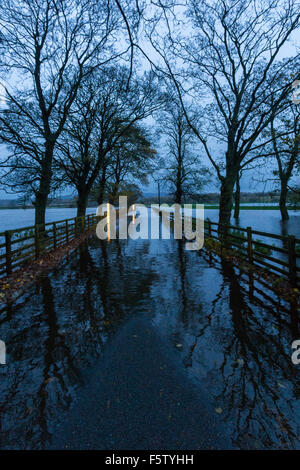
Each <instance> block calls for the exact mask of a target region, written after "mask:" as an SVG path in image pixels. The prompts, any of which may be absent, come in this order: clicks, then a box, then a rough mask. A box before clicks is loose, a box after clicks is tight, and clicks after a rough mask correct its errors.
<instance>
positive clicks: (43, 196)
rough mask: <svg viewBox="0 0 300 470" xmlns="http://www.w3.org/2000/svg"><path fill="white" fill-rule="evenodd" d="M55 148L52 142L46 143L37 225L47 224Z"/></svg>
mask: <svg viewBox="0 0 300 470" xmlns="http://www.w3.org/2000/svg"><path fill="white" fill-rule="evenodd" d="M53 149H54V146H53V145H52V144H51V145H49V144H48V145H47V144H46V149H45V155H44V159H43V162H42V173H41V178H40V184H39V189H38V191H37V193H36V198H35V225H42V226H44V225H45V216H46V207H47V202H48V196H49V194H50V189H51V178H52V161H53Z"/></svg>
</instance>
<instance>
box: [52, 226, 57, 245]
mask: <svg viewBox="0 0 300 470" xmlns="http://www.w3.org/2000/svg"><path fill="white" fill-rule="evenodd" d="M56 245H57V243H56V222H53V246H54V250H55V249H56Z"/></svg>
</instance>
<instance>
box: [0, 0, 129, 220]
mask: <svg viewBox="0 0 300 470" xmlns="http://www.w3.org/2000/svg"><path fill="white" fill-rule="evenodd" d="M123 15H125V13H124V10H123V9H120V4H119V2H115V1H110V0H97V1H94V0H76V1H75V0H22V1H21V0H8V1H5V2H4V1H1V3H0V18H1V19H0V31H1V42H0V54H1V62H0V72H1V80H2V81H3V83H5V84H6V102H7V109H6V110H4V111H3V112H1V114H0V124H1V129H0V138H1V140H2V142H4V143H6V144H7V145H8V149H9V150H10V151H11V153H10V156H9V158H8V160H7V161H6V162H5V163H4V164H5V165H6V167H10V168H11V170H12V171H13V172H14V174H15V175H14V177H13V179H17V180H18V177H19V175H20V176H21V178H20V184H18V187H19V189H20V188H21V186H22V185H23V188H24V185H25V186H26V185H27V184H28V185H30V187H31V190H32V191H33V193H34V197H35V222H36V223H37V224H43V223H44V222H45V210H46V204H47V200H48V196H49V193H50V191H51V183H52V172H53V155H54V151H55V147H56V144H57V141H58V138H59V136H60V135H61V133H62V131H63V128H64V126H65V124H66V121H67V119H68V116H69V113H70V110H71V108H72V105H73V103H74V100H75V98H76V96H77V93H78V90H79V87H80V84H81V83H82V81H83V80H84V79H85V78H86V77H87V76H88V75H89V74H90V73H92V71H93V70H94V69H95V68H98V67H101V66H103V65H105V64H107V63H108V62H110V61H112V60H114V59H116V58H117V57H120V56H122V55H124V54H125V53H126V52H127V50H128V48H129V46H128V43H127V42H126V41H125V43H124V47H121V46H120V42H119V43H118V44H117V47H116V36H115V34H116V32H117V31H118V32H119V34H121V30H122V29H124V28H125V30H126V31H127V25H128V24H129V23H128V22H127V23H126V24H125V22H124V18H123ZM10 157H11V158H10ZM26 170H28V171H29V173H28V172H27V171H26ZM21 183H22V184H21Z"/></svg>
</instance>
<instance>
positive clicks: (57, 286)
mask: <svg viewBox="0 0 300 470" xmlns="http://www.w3.org/2000/svg"><path fill="white" fill-rule="evenodd" d="M140 317H141V318H143V321H144V322H145V325H149V328H150V327H151V329H152V330H153V331H155V332H156V334H157V337H159V338H160V339H161V341H162V342H163V343H164V344H165V345H166V348H169V349H170V351H171V350H172V351H174V357H175V360H174V361H175V365H174V368H176V367H178V368H180V367H182V368H183V369H184V374H185V376H184V377H183V379H182V380H183V381H184V383H185V384H188V383H190V384H191V387H195V388H194V390H196V392H195V393H196V394H197V397H198V402H199V410H200V409H201V410H202V409H203V407H204V408H206V409H207V410H209V412H208V413H209V414H208V417H209V419H211V421H214V422H217V424H218V425H220V427H221V428H222V429H224V437H226V439H228V440H229V441H230V445H231V446H232V447H233V448H238V449H300V440H299V438H300V402H299V385H300V381H299V378H300V377H299V372H300V365H298V366H296V365H293V363H292V361H291V354H292V349H291V343H292V341H293V340H294V339H298V338H300V333H299V325H298V313H297V310H296V306H295V305H290V304H286V303H284V302H282V301H281V300H279V299H277V298H276V296H275V295H274V294H273V293H272V291H271V290H270V289H269V287H268V285H262V284H259V283H258V282H257V281H255V282H254V283H253V282H252V283H249V279H248V278H247V275H245V274H242V273H240V272H239V270H238V269H235V268H233V267H232V266H231V265H230V264H229V263H228V262H226V261H221V260H220V259H219V258H217V257H214V256H211V255H209V254H208V253H207V252H205V251H204V250H200V251H199V252H198V251H186V250H185V248H184V242H183V241H181V240H173V239H170V240H113V241H111V242H110V243H107V242H106V241H100V240H98V239H96V238H90V239H89V241H88V242H87V243H85V244H82V245H81V247H80V248H78V249H77V250H76V251H75V252H73V254H72V255H70V257H69V259H66V260H65V261H64V263H63V264H62V265H61V266H60V267H59V268H56V269H55V270H54V271H53V272H51V273H50V274H49V275H45V276H44V277H43V278H42V279H41V280H40V281H39V282H38V283H37V284H35V285H34V286H32V287H31V288H30V289H28V291H27V292H26V293H25V294H24V295H22V296H21V297H20V298H19V299H18V300H17V301H16V302H14V303H12V304H10V305H8V306H4V307H3V309H2V311H1V313H0V339H2V340H3V341H5V342H6V346H7V365H2V366H0V448H2V449H43V448H45V447H47V446H49V445H50V446H51V442H52V441H53V439H54V436H55V435H56V430H57V429H58V428H59V426H60V424H61V423H64V422H67V423H68V421H70V419H71V418H70V416H72V415H73V412H74V410H75V411H76V410H77V412H78V406H79V405H78V403H77V396H78V395H80V393H81V391H82V390H84V387H86V388H87V390H88V391H89V392H88V394H89V393H90V394H91V396H92V394H93V388H92V385H91V387H89V383H90V381H91V375H93V371H94V370H101V367H102V364H105V361H107V355H108V354H109V353H108V352H107V351H109V348H108V345H109V344H111V345H113V344H114V338H115V336H116V335H117V334H118V331H119V330H120V329H121V328H122V327H123V326H124V325H126V324H127V323H128V322H129V321H130V319H132V318H140ZM139 334H140V333H139ZM134 336H137V335H134ZM123 342H124V344H123V347H124V348H125V349H126V347H127V344H126V337H125V339H123ZM128 343H129V339H128ZM145 347H146V346H145ZM128 350H129V351H130V349H128ZM120 354H121V351H120ZM141 354H142V353H141ZM145 357H147V356H146V355H145ZM131 360H133V358H131V357H130V354H128V358H127V359H126V361H128V369H129V370H130V369H131V367H130V366H131ZM145 361H146V359H145ZM106 367H107V366H106ZM111 368H112V369H113V370H114V374H116V373H117V372H116V371H118V363H117V362H115V363H113V364H112V366H111ZM132 370H133V371H135V369H134V368H132ZM145 371H146V373H147V362H146V363H145V364H144V372H143V373H145ZM135 372H136V371H135ZM120 373H121V372H120ZM162 373H163V371H162ZM125 380H126V378H125ZM127 380H128V383H127V384H126V387H127V388H125V392H124V390H123V393H125V396H126V393H128V394H129V395H130V394H131V393H136V394H137V397H140V395H139V394H138V393H139V390H135V383H134V382H131V377H130V375H129V376H128V379H127ZM156 380H159V378H158V379H156V378H155V377H152V376H149V383H151V386H152V387H154V389H155V387H156V386H157V388H159V386H160V385H159V383H157V385H156V382H155V381H156ZM91 383H92V382H91ZM120 386H121V385H120ZM175 386H177V384H174V387H175ZM98 387H101V383H100V385H99V383H98ZM185 387H187V385H185ZM157 394H158V397H159V390H157ZM134 396H135V395H134ZM146 397H147V393H146V391H145V398H144V400H147V398H146ZM115 399H116V397H114V396H112V397H111V398H110V399H109V400H107V406H106V403H105V406H104V408H105V413H106V415H108V416H110V419H111V420H114V419H115V416H114V414H113V406H112V405H113V403H114V400H115ZM137 399H139V398H137ZM158 399H159V398H158ZM88 400H89V395H87V396H86V401H88ZM79 403H80V401H79ZM95 403H96V404H97V400H96V402H95ZM178 404H179V403H178ZM146 405H147V403H141V408H139V410H140V413H143V412H144V410H145V409H146V410H147V413H150V416H149V415H148V414H146V415H145V416H146V418H145V417H144V421H143V427H142V428H141V429H142V430H136V429H135V428H133V429H132V427H133V423H131V422H130V419H129V422H128V419H125V418H126V417H125V418H124V421H123V426H124V429H122V430H121V431H122V432H123V435H125V436H126V435H127V434H128V435H129V436H130V435H131V434H130V433H133V436H138V432H137V431H140V432H143V429H144V430H145V432H146V431H147V429H148V427H149V426H150V424H151V423H150V422H151V407H150V411H149V407H148V408H147V406H146ZM119 406H120V405H119ZM124 406H125V405H124ZM144 406H145V407H144ZM79 411H80V410H79ZM189 412H190V413H191V414H192V415H195V416H197V409H195V404H194V405H193V407H192V408H191V409H190V410H189V408H188V407H187V411H186V413H189ZM95 413H96V410H95ZM110 413H111V414H110ZM199 413H200V412H199ZM186 416H187V414H186ZM85 419H86V422H85V424H84V428H83V429H80V426H79V430H78V432H80V431H81V432H83V433H84V434H85V435H89V433H94V432H95V430H90V428H89V421H88V419H89V418H88V417H85ZM99 419H100V420H101V415H100V418H99ZM103 419H104V418H103ZM136 419H138V416H137V417H136V416H135V420H136ZM197 419H198V420H199V422H201V419H202V415H201V414H199V418H197ZM169 420H170V422H172V416H170V417H169ZM153 422H154V423H155V419H154V421H153ZM182 425H183V426H184V423H182ZM152 426H154V429H151V432H152V434H153V435H155V436H156V438H157V439H158V443H157V446H158V447H156V448H160V449H167V448H168V447H167V445H168V442H167V441H166V439H167V437H166V436H167V435H168V421H167V422H166V429H164V433H165V434H164V436H161V435H160V429H155V424H153V423H152ZM103 429H106V427H105V426H104V427H103ZM76 432H77V431H76ZM97 432H101V426H100V427H99V426H98V428H97ZM117 432H120V430H119V429H118V430H116V433H117ZM112 433H113V431H112ZM179 433H180V429H178V435H179ZM75 434H76V433H75ZM109 438H110V439H113V438H114V435H112V436H109ZM136 438H137V437H136ZM159 439H162V441H159ZM164 439H165V440H164ZM203 440H204V444H203V448H205V435H204V436H202V441H203ZM101 442H102V441H101ZM100 445H102V444H101V443H100V442H99V446H100ZM164 445H165V446H166V447H164ZM207 446H208V444H207ZM112 448H114V449H118V441H114V446H113V447H112ZM131 448H136V447H134V442H132V447H131ZM146 448H147V447H146ZM148 448H149V447H148ZM207 448H210V447H209V446H208V447H207Z"/></svg>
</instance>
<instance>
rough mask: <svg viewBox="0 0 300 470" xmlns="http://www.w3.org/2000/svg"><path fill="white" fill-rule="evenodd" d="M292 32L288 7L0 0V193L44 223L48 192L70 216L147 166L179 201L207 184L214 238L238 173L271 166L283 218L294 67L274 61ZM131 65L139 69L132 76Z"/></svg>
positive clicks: (294, 20) (290, 165)
mask: <svg viewBox="0 0 300 470" xmlns="http://www.w3.org/2000/svg"><path fill="white" fill-rule="evenodd" d="M141 26H142V27H141ZM298 27H299V9H298V8H297V5H296V4H295V2H292V1H290V0H275V1H274V0H272V1H271V0H260V1H256V0H235V1H231V0H216V1H213V0H203V1H201V2H198V1H196V0H181V1H180V2H177V0H168V1H167V2H161V1H158V2H153V1H152V0H149V1H145V2H143V3H141V2H139V0H136V2H130V1H128V0H123V1H119V0H105V1H104V0H103V1H102V0H100V1H99V0H97V1H96V0H95V1H93V0H92V1H91V0H22V1H21V0H8V1H6V2H5V4H4V2H3V3H2V2H1V3H0V52H1V54H0V75H1V79H2V82H3V83H4V84H5V88H6V89H5V93H6V106H5V109H2V111H1V112H0V139H1V142H3V143H5V144H6V146H7V148H8V151H9V154H8V156H7V158H6V160H5V161H2V171H3V173H2V184H3V185H5V186H6V187H13V188H14V189H15V190H17V191H20V192H29V193H30V194H33V196H34V203H35V210H36V223H44V222H45V210H46V204H47V201H48V197H49V194H50V193H51V191H55V189H56V188H62V187H63V185H65V186H66V187H69V186H72V187H73V188H75V189H76V191H77V194H78V215H83V214H84V213H85V209H86V205H87V200H88V197H89V195H90V194H93V195H94V196H95V197H96V198H97V201H98V202H99V203H100V202H102V201H103V198H104V194H105V192H109V193H110V197H111V200H114V199H115V198H116V196H117V194H118V192H119V191H120V188H122V185H123V182H124V181H125V180H127V181H129V182H131V183H135V182H136V181H137V179H138V180H139V181H143V180H144V178H145V177H146V176H147V174H151V173H152V172H153V171H154V169H155V168H160V169H161V170H160V171H162V168H163V171H164V176H163V177H164V179H165V180H167V181H168V185H169V188H171V190H172V192H173V194H174V199H175V201H176V202H179V203H180V202H182V200H183V197H184V196H185V197H189V196H190V195H192V194H195V193H197V194H198V193H199V191H201V190H202V188H203V186H204V184H205V183H206V182H207V181H209V180H210V179H211V178H212V175H215V177H217V179H218V181H219V184H220V192H221V195H220V215H219V222H220V226H221V228H222V226H225V225H227V224H229V221H230V216H231V210H232V204H233V197H234V191H235V189H236V191H235V195H236V201H238V196H239V186H240V184H239V182H240V176H241V174H242V173H243V172H244V171H245V170H247V169H248V168H249V167H253V166H254V165H256V164H258V165H261V164H262V163H263V162H270V161H271V162H273V161H274V162H277V169H276V170H275V173H276V174H275V177H276V178H279V179H280V181H281V198H280V205H281V210H282V217H283V218H287V217H288V214H287V211H286V194H287V190H288V188H289V184H290V183H289V182H290V180H291V177H292V176H293V174H295V171H296V170H297V169H299V110H298V109H297V106H296V105H295V104H294V103H292V102H291V92H292V86H293V83H294V82H295V80H297V79H298V78H299V75H298V70H299V55H298V53H297V50H296V48H294V53H293V51H289V53H288V57H287V58H282V56H283V55H284V54H283V53H284V51H285V50H286V49H284V48H286V47H287V44H288V43H289V41H291V40H292V39H293V38H294V35H295V32H296V31H297V28H298ZM146 51H147V52H146ZM141 56H142V57H143V60H142V62H141V61H140V62H141V63H142V64H143V65H144V64H150V66H151V69H150V71H145V72H143V73H142V72H141V71H140V70H139V69H138V66H137V65H138V64H137V57H139V58H141ZM145 59H146V62H145ZM124 64H126V65H124ZM149 116H154V117H155V118H156V120H157V123H158V125H157V133H156V135H155V136H156V137H158V136H157V134H158V135H159V137H160V138H161V139H162V146H163V147H164V149H165V150H166V149H167V152H166V153H165V158H163V159H162V158H158V156H157V153H156V150H154V149H153V148H152V146H151V135H150V133H149V131H147V130H146V128H145V125H144V124H143V123H144V119H145V118H147V117H149ZM203 155H205V157H206V160H207V161H208V162H209V163H210V168H207V167H205V166H204V164H203Z"/></svg>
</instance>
